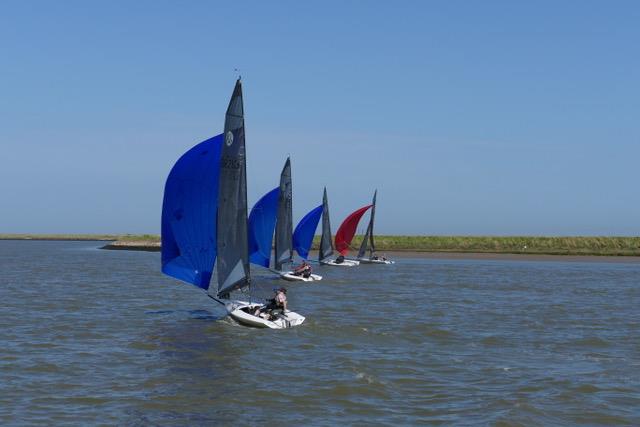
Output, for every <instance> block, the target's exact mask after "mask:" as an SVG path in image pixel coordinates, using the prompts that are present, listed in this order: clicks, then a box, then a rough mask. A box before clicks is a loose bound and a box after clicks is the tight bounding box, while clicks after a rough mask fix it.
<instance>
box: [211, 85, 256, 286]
mask: <svg viewBox="0 0 640 427" xmlns="http://www.w3.org/2000/svg"><path fill="white" fill-rule="evenodd" d="M218 194H219V195H218V219H217V221H218V227H217V228H218V237H217V247H218V293H217V294H218V296H225V294H228V293H229V292H230V291H232V290H234V289H239V288H242V287H244V286H246V285H248V284H249V281H250V276H249V248H248V239H247V171H246V152H245V133H244V108H243V102H242V83H241V82H240V79H238V80H237V81H236V86H235V88H234V89H233V95H231V100H230V101H229V107H228V108H227V114H226V118H225V122H224V144H223V146H222V155H221V157H220V183H219V193H218Z"/></svg>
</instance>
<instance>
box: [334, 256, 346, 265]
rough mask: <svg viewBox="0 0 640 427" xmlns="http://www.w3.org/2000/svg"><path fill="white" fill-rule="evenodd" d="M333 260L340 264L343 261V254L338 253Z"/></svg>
mask: <svg viewBox="0 0 640 427" xmlns="http://www.w3.org/2000/svg"><path fill="white" fill-rule="evenodd" d="M334 262H335V263H336V264H342V263H343V262H344V255H339V256H338V258H336V260H335V261H334Z"/></svg>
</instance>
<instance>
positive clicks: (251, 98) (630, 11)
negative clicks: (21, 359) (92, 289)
mask: <svg viewBox="0 0 640 427" xmlns="http://www.w3.org/2000/svg"><path fill="white" fill-rule="evenodd" d="M1 9H2V10H1V11H0V207H1V209H0V232H5V233H7V232H14V233H19V232H36V233H38V232H40V233H42V232H49V233H56V232H58V233H76V232H77V233H85V232H86V233H94V232H95V233H125V232H129V233H158V232H159V229H160V225H159V222H160V209H161V203H162V190H163V186H164V180H165V178H166V175H167V174H168V172H169V170H170V168H171V166H172V164H173V163H174V161H175V160H176V159H177V158H178V157H179V156H180V155H181V154H182V152H184V151H185V150H186V149H188V148H189V147H191V146H192V145H194V144H196V143H197V142H199V141H201V140H204V139H206V138H208V137H210V136H212V135H215V134H218V133H220V132H221V130H222V127H223V121H224V111H225V109H226V106H227V102H228V100H229V96H230V94H231V91H232V88H233V84H234V80H235V77H236V74H235V72H234V68H236V67H237V68H239V69H240V70H241V73H242V77H243V81H244V90H245V110H246V126H247V144H248V145H247V150H248V174H249V202H250V203H251V204H252V203H253V202H254V201H255V200H257V198H258V197H260V196H261V195H262V194H264V193H265V192H267V191H268V190H269V189H271V188H273V187H275V186H276V185H277V181H278V174H279V172H280V169H281V167H282V165H283V163H284V160H285V157H286V155H287V154H290V155H291V157H292V162H293V163H292V164H293V178H294V215H295V217H296V219H297V218H300V217H301V216H302V215H303V214H304V213H305V212H306V211H308V210H310V209H311V208H313V207H314V206H316V205H317V204H319V203H320V202H321V196H322V187H323V186H324V185H326V186H327V187H328V191H329V200H330V206H331V210H332V223H333V227H334V231H335V229H336V227H337V225H338V223H339V222H340V221H341V220H342V218H344V217H345V216H346V215H347V214H348V213H349V212H350V211H351V210H354V209H356V208H358V207H360V206H362V205H363V204H365V203H367V202H369V200H370V198H371V196H372V193H373V190H374V188H378V189H379V196H378V215H377V217H376V220H377V222H376V224H377V231H378V232H379V233H381V234H400V233H402V234H485V235H486V234H499V235H513V234H519V235H522V234H527V235H528V234H536V235H639V234H640V200H639V197H638V196H639V191H638V182H639V181H640V172H639V170H640V167H639V163H640V162H639V158H640V48H639V46H640V25H639V23H640V3H639V2H636V1H615V2H605V1H577V0H576V1H562V2H558V1H548V2H544V1H541V2H513V1H493V2H491V1H487V2H472V1H467V2H462V1H440V2H435V1H433V2H432V1H415V2H402V1H399V2H374V1H335V2H332V1H318V2H315V3H313V4H311V3H310V2H300V1H290V2H275V1H255V2H246V1H236V2H229V1H225V2H219V3H218V2H195V1H189V2H178V1H173V2H172V1H136V2H130V1H126V2H124V1H123V2H117V1H90V2H86V1H64V2H53V1H42V2H36V1H5V2H2V6H1Z"/></svg>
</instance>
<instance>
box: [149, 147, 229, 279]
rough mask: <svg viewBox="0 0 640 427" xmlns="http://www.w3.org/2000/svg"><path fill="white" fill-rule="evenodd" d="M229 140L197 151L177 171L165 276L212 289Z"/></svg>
mask: <svg viewBox="0 0 640 427" xmlns="http://www.w3.org/2000/svg"><path fill="white" fill-rule="evenodd" d="M222 143H223V136H222V135H218V136H214V137H213V138H210V139H207V140H206V141H204V142H201V143H200V144H198V145H196V146H195V147H193V148H191V149H190V150H189V151H187V152H186V153H185V154H183V155H182V157H180V159H178V161H177V162H176V164H175V165H174V166H173V168H172V169H171V172H170V173H169V176H168V177H167V182H166V184H165V187H164V199H163V202H162V227H161V231H162V272H163V273H164V274H166V275H168V276H171V277H175V278H176V279H179V280H182V281H184V282H187V283H191V284H192V285H195V286H198V287H199V288H202V289H208V288H209V282H210V281H211V275H212V274H213V265H214V263H215V260H216V210H217V208H218V175H219V171H220V151H221V148H222Z"/></svg>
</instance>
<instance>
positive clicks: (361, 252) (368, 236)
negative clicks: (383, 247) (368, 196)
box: [358, 190, 378, 258]
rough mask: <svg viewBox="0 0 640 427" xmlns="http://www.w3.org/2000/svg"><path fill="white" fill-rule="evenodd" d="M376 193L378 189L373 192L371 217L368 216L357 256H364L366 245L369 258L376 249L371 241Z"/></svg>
mask: <svg viewBox="0 0 640 427" xmlns="http://www.w3.org/2000/svg"><path fill="white" fill-rule="evenodd" d="M377 195H378V190H376V191H374V193H373V203H372V204H371V206H372V207H371V217H370V218H369V225H368V226H367V232H366V233H365V234H364V237H363V239H362V244H361V245H360V250H359V251H358V258H362V257H364V254H365V252H366V251H367V246H369V258H371V257H372V256H373V253H374V252H375V251H376V247H375V244H374V242H373V220H374V218H375V216H376V196H377Z"/></svg>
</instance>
